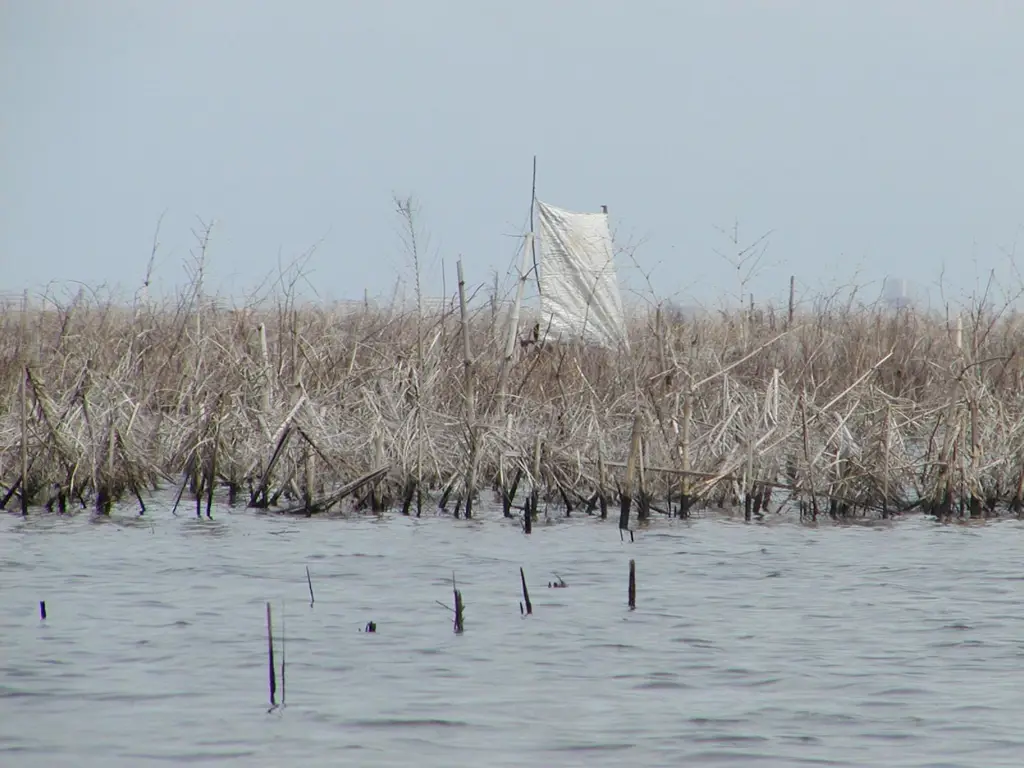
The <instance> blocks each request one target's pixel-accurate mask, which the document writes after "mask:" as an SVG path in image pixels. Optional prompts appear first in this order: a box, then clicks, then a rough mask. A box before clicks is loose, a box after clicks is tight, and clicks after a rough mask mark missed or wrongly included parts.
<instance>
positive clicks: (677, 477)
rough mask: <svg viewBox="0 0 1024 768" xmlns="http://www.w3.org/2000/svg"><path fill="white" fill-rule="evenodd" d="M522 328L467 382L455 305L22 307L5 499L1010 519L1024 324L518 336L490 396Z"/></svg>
mask: <svg viewBox="0 0 1024 768" xmlns="http://www.w3.org/2000/svg"><path fill="white" fill-rule="evenodd" d="M507 319H508V313H507V312H505V311H504V310H503V309H502V307H500V306H499V305H498V304H495V303H491V304H485V305H481V306H478V307H474V308H473V309H472V311H471V312H470V314H469V317H468V319H467V325H466V327H467V328H468V332H469V334H470V345H469V348H470V349H471V354H472V360H471V365H470V366H468V374H467V366H466V364H465V360H464V353H465V344H464V341H465V340H464V338H463V336H462V326H461V324H460V317H459V308H458V303H457V301H455V300H454V299H453V300H452V302H451V303H449V304H448V305H447V306H444V307H440V308H435V309H432V310H430V311H428V312H426V313H425V314H424V315H422V316H421V315H420V313H419V312H418V311H416V310H415V309H414V310H410V311H401V310H399V309H397V308H396V307H385V308H381V307H376V306H373V305H371V304H364V305H356V306H355V307H353V306H352V305H340V304H339V305H326V304H324V305H318V306H305V305H302V306H300V305H299V304H297V303H296V302H295V300H294V298H293V297H292V295H291V294H290V293H288V292H287V291H286V292H285V293H284V294H283V295H280V296H277V297H274V298H273V300H271V301H269V302H260V303H258V304H257V303H253V304H252V305H251V306H244V307H241V308H225V307H223V306H220V305H219V304H218V303H217V302H216V301H214V300H211V299H210V298H208V297H204V296H203V295H202V292H201V290H199V289H198V288H196V287H195V286H193V287H192V288H189V289H188V290H186V291H184V292H183V293H182V294H181V295H180V296H179V297H178V298H177V299H176V300H174V301H167V302H164V303H158V304H153V303H146V302H139V303H136V304H135V305H134V306H124V305H121V304H118V303H117V302H114V301H112V300H111V301H108V300H102V299H99V298H95V297H93V298H89V297H88V295H87V294H86V293H84V292H83V293H80V294H79V295H78V296H77V297H76V298H75V299H73V300H71V301H67V302H63V303H62V302H58V301H56V300H54V299H53V297H48V298H47V299H46V301H45V302H38V301H37V302H35V303H34V305H33V307H31V308H30V309H29V310H28V313H27V315H25V316H24V317H23V314H22V311H21V310H20V309H19V308H18V307H16V306H10V305H8V306H6V307H4V308H3V309H2V310H0V402H2V403H3V404H4V407H3V412H2V413H0V496H2V497H6V500H7V502H8V503H9V505H10V506H13V503H12V500H13V499H16V498H20V497H21V495H22V493H23V492H24V493H25V494H26V498H27V500H29V501H30V502H31V503H32V504H35V505H44V504H45V505H47V506H49V507H51V508H62V509H63V508H68V509H71V508H75V507H77V508H97V509H100V510H105V509H109V507H110V505H111V504H113V503H115V502H118V501H121V500H125V501H131V500H132V499H135V498H137V499H138V501H137V503H139V504H142V503H143V502H144V500H145V498H146V494H147V491H149V490H151V489H154V488H156V487H158V486H161V485H163V486H167V487H171V488H173V489H175V491H176V492H177V493H178V495H179V496H180V497H181V498H182V499H183V500H186V501H187V502H188V503H189V504H192V503H194V504H195V505H196V506H195V508H196V510H197V511H200V510H201V509H203V508H205V505H206V504H208V503H209V502H210V501H211V500H212V494H213V492H214V491H216V493H217V494H218V498H219V495H220V494H228V495H229V496H230V497H231V499H232V500H235V499H236V498H237V499H239V500H240V501H244V502H245V503H248V504H251V505H254V506H267V507H273V508H277V509H291V510H296V511H300V510H301V511H306V512H308V513H313V512H319V511H325V510H327V509H331V508H335V509H336V508H339V505H340V503H341V502H342V499H343V498H344V497H346V496H347V497H348V499H347V501H346V502H345V503H351V502H352V501H353V500H354V502H355V503H356V505H357V506H363V505H369V506H376V507H380V506H387V505H392V506H399V505H400V506H401V507H402V508H403V509H404V510H405V511H411V510H412V511H414V510H416V509H417V502H421V503H422V504H424V505H426V504H427V503H428V502H429V503H431V504H434V503H436V502H437V500H438V499H439V498H440V499H443V500H444V502H445V503H446V506H447V508H448V509H450V510H451V509H454V510H456V511H458V510H460V509H462V510H464V509H465V506H464V505H465V499H464V498H463V496H464V495H465V487H466V483H467V482H474V481H471V480H468V478H475V484H476V485H477V487H479V488H480V489H481V493H484V494H490V493H491V492H492V491H494V492H498V493H499V494H500V492H501V491H502V490H504V491H506V492H508V491H510V490H511V487H512V486H513V485H515V486H516V488H517V489H518V492H519V500H517V501H516V502H515V504H516V505H518V504H520V503H521V500H522V499H523V498H524V497H526V495H527V494H528V493H529V492H530V491H531V490H533V489H536V492H537V495H538V497H539V498H540V499H541V500H544V499H547V500H548V501H549V502H550V503H551V504H554V505H556V506H557V507H558V508H563V507H568V508H571V509H574V510H577V509H586V510H587V511H591V512H595V513H596V512H597V511H598V510H601V509H604V508H605V503H606V502H609V501H612V500H615V499H616V498H617V494H618V493H619V491H620V490H623V491H624V492H628V494H629V496H630V497H631V498H636V499H637V500H639V501H640V502H641V504H640V505H639V507H638V510H639V514H640V515H641V516H643V515H646V514H657V513H659V512H664V513H672V514H679V513H689V512H691V511H695V510H699V509H701V508H702V507H703V506H706V505H709V504H717V505H731V504H734V503H744V504H745V505H746V510H747V514H748V515H758V514H763V513H764V512H765V511H766V510H767V511H772V512H774V511H775V510H777V509H778V508H779V507H780V506H782V505H784V504H793V505H795V506H796V507H798V508H799V509H800V510H801V512H802V513H804V514H808V515H812V516H814V515H817V514H832V515H834V516H847V515H854V514H883V515H888V514H893V513H897V512H903V511H907V510H910V509H915V508H921V509H923V510H925V511H927V512H930V513H933V514H936V515H940V516H950V515H953V514H964V515H974V516H980V515H985V514H991V513H993V512H997V511H1000V510H1003V509H1005V508H1012V509H1014V510H1019V509H1020V507H1021V502H1022V486H1024V398H1022V394H1021V378H1022V370H1024V360H1022V359H1021V357H1020V356H1019V355H1018V354H1017V350H1018V349H1020V348H1021V342H1022V341H1024V324H1022V322H1021V318H1020V317H1019V316H1018V315H1016V314H1014V313H1011V312H1008V311H1007V312H997V311H995V310H990V309H988V308H986V307H984V306H979V307H976V308H975V309H974V310H973V311H972V312H970V313H967V314H965V315H964V317H963V320H962V322H963V328H962V332H961V333H960V334H959V344H958V332H957V330H956V329H955V328H954V327H950V326H951V324H952V322H951V321H950V320H948V319H947V318H945V317H942V316H938V315H934V314H928V313H922V312H915V311H912V310H901V311H899V312H894V311H891V310H886V309H883V308H872V307H863V306H853V305H852V304H841V303H838V302H831V303H830V302H824V303H821V304H819V305H818V306H816V307H815V308H814V309H813V310H811V311H807V312H804V313H800V312H798V313H797V314H796V315H795V316H794V317H793V321H792V324H790V323H789V320H788V318H787V317H786V316H785V314H781V315H780V314H777V313H775V312H774V311H772V310H771V309H765V310H755V311H753V312H751V311H749V310H747V311H742V312H732V313H718V314H714V315H709V316H707V317H704V318H702V319H698V320H693V321H684V320H683V319H682V318H681V317H680V316H678V315H674V314H673V313H672V312H671V311H670V310H668V309H661V310H658V311H653V312H650V313H644V314H643V316H636V317H634V318H633V320H632V321H631V327H630V341H631V348H630V351H628V352H624V351H622V352H619V351H610V350H603V349H597V348H593V347H587V346H584V345H581V344H571V343H570V344H548V345H537V344H532V343H528V342H529V341H530V338H531V333H530V331H531V328H532V324H533V322H534V319H533V318H529V317H528V316H527V317H524V319H523V322H522V327H521V329H520V332H519V337H520V339H521V340H522V341H523V343H522V344H520V345H517V352H516V357H515V360H514V363H513V367H512V368H511V369H510V371H509V374H508V381H507V394H506V396H505V397H504V398H499V396H498V395H499V390H500V387H499V379H500V376H501V367H502V360H503V355H504V349H505V339H506V336H507V333H508V331H507ZM23 322H24V327H23ZM467 375H468V377H469V378H468V380H467ZM22 377H24V380H25V382H26V404H27V411H28V419H27V433H26V435H25V440H24V442H25V443H26V447H27V457H28V468H27V469H28V471H27V484H26V487H25V488H24V489H22V487H21V472H22V466H21V458H20V457H21V446H22V442H23V436H22V428H21V419H20V394H19V392H20V387H21V382H22ZM470 391H471V392H472V393H473V398H474V407H473V408H472V409H467V408H466V398H467V393H468V392H470ZM631 446H634V447H635V449H636V450H634V452H633V453H634V455H633V456H632V460H630V448H631ZM471 457H472V459H473V460H474V461H475V466H474V467H473V472H468V471H467V470H468V469H469V467H468V466H467V462H469V461H470V459H471ZM627 465H631V466H632V467H633V469H632V470H631V471H630V472H629V475H630V476H629V477H628V478H627V477H626V475H627V469H626V467H627ZM360 481H363V482H360ZM499 497H500V496H499ZM432 508H433V507H431V509H432ZM513 508H514V506H513V507H510V506H509V505H508V504H506V510H507V513H508V514H511V509H513Z"/></svg>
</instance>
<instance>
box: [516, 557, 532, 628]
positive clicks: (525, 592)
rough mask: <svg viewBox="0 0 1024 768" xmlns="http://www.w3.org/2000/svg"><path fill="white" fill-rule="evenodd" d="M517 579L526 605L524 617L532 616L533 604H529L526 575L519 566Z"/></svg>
mask: <svg viewBox="0 0 1024 768" xmlns="http://www.w3.org/2000/svg"><path fill="white" fill-rule="evenodd" d="M519 578H520V580H521V581H522V583H523V601H524V602H525V603H526V615H527V616H530V615H532V614H533V603H531V602H530V591H529V590H528V589H527V588H526V574H525V573H524V572H523V569H522V567H521V566H520V568H519Z"/></svg>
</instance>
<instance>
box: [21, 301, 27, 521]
mask: <svg viewBox="0 0 1024 768" xmlns="http://www.w3.org/2000/svg"><path fill="white" fill-rule="evenodd" d="M20 342H21V343H20V344H19V346H20V347H21V354H20V355H19V360H20V363H21V366H20V368H21V377H20V379H19V381H20V385H19V390H18V402H19V405H20V407H21V514H22V516H27V515H28V500H29V487H28V359H29V351H28V290H26V291H25V294H24V297H23V298H22V302H21V338H20Z"/></svg>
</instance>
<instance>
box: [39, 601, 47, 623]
mask: <svg viewBox="0 0 1024 768" xmlns="http://www.w3.org/2000/svg"><path fill="white" fill-rule="evenodd" d="M39 620H40V621H46V601H45V600H40V601H39Z"/></svg>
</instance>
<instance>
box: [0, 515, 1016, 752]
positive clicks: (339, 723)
mask: <svg viewBox="0 0 1024 768" xmlns="http://www.w3.org/2000/svg"><path fill="white" fill-rule="evenodd" d="M486 514H487V516H488V517H489V518H492V519H488V520H486V521H484V522H483V523H482V524H481V523H479V522H477V521H473V522H470V523H467V522H465V521H454V520H450V519H431V520H426V519H424V520H419V521H418V520H414V519H407V518H401V517H394V518H390V519H389V520H388V521H387V522H386V523H384V524H381V523H380V522H377V521H371V520H360V519H353V520H317V519H312V520H300V521H297V520H290V519H280V518H275V517H272V516H266V515H257V514H252V513H244V512H236V513H235V514H228V513H227V511H226V510H221V512H220V514H215V519H214V520H212V521H210V520H196V519H195V518H187V517H178V518H174V517H171V516H170V514H169V508H168V509H159V508H157V505H154V508H153V509H151V511H150V514H147V515H146V516H145V517H144V518H141V519H139V518H135V517H132V518H122V519H115V520H111V521H105V522H103V523H101V524H96V523H93V522H90V518H89V517H88V516H84V515H83V516H79V517H76V518H73V519H67V518H64V519H61V518H58V517H56V516H39V517H32V518H29V519H28V520H27V521H24V520H22V519H21V518H20V517H17V516H8V517H3V518H0V765H4V766H91V765H97V766H145V765H167V764H174V763H193V764H194V763H206V764H211V765H240V766H243V765H244V766H282V765H303V766H318V765H324V766H328V765H330V766H334V765H344V764H348V765H360V766H392V765H393V766H411V765H416V766H444V768H450V767H451V766H458V765H473V766H521V765H528V766H584V765H585V766H588V768H592V767H593V766H603V765H607V766H621V765H626V764H629V765H659V766H660V765H702V766H734V765H747V764H750V765H758V766H774V765H778V766H791V765H846V766H866V765H872V766H879V765H892V766H897V765H898V766H904V765H906V766H910V765H914V766H926V765H932V766H938V765H942V766H987V767H990V766H1017V765H1020V764H1022V757H1021V756H1022V755H1024V735H1022V734H1021V731H1020V727H1019V724H1018V720H1019V715H1020V713H1021V712H1022V711H1024V594H1022V591H1024V583H1022V580H1021V578H1022V577H1021V572H1020V567H1019V566H1020V559H1021V552H1022V551H1024V546H1022V544H1021V543H1020V542H1021V541H1022V540H1024V538H1022V537H1024V530H1022V526H1021V525H1020V524H1019V523H1017V522H1012V521H1011V522H998V523H992V524H988V525H978V526H938V525H935V524H934V523H931V522H927V521H924V520H920V521H906V522H900V523H896V524H893V525H890V526H884V527H866V526H857V527H824V526H823V527H821V528H807V527H798V526H795V525H775V526H758V525H744V524H741V523H736V522H731V521H721V520H717V521H711V520H708V521H696V522H692V523H674V524H671V523H667V522H661V523H656V524H654V525H652V526H651V527H650V528H648V529H646V530H641V531H639V532H638V534H637V537H636V541H635V542H633V543H630V542H629V541H628V540H627V541H625V542H622V541H620V539H619V535H618V531H617V530H616V528H615V526H614V523H612V522H610V521H608V522H605V523H599V522H597V521H595V520H588V519H581V520H575V519H574V520H572V521H568V522H559V523H558V524H554V525H550V526H545V525H542V524H538V525H537V527H536V528H535V529H534V533H533V535H532V536H530V537H527V536H524V535H523V534H522V533H521V532H519V530H518V529H517V528H516V527H515V524H514V523H507V522H506V521H504V520H501V519H500V512H497V513H495V512H493V511H491V512H488V513H486ZM630 558H635V559H636V562H637V582H638V600H637V609H636V610H635V611H629V610H627V608H626V586H627V573H628V562H629V559H630ZM306 566H309V568H310V573H311V574H312V579H313V587H314V591H315V597H316V602H315V604H314V605H312V606H311V605H310V602H309V591H308V587H307V584H306V572H305V569H306ZM520 566H523V567H524V568H525V570H526V575H527V579H528V583H529V586H530V591H531V594H530V597H531V600H532V603H533V610H534V614H533V615H532V616H530V617H527V618H522V617H520V613H519V602H520V600H521V599H522V595H521V592H520V584H519V567H520ZM453 572H454V573H455V576H456V579H457V581H458V584H459V588H460V589H461V590H462V592H463V595H464V597H465V600H466V618H465V620H466V631H465V633H464V634H463V635H455V634H454V633H453V632H452V624H451V615H450V612H449V611H448V610H447V609H446V608H445V607H443V606H440V605H438V601H440V602H442V603H445V604H450V603H451V575H452V573H453ZM556 573H557V574H558V575H560V576H561V577H562V578H564V579H565V581H566V582H567V584H568V587H567V588H565V589H549V588H548V583H549V582H553V581H555V579H556V577H555V574H556ZM40 600H46V604H47V612H48V618H47V620H46V621H45V622H41V621H40V620H39V614H38V606H39V601H40ZM267 600H270V601H271V602H272V603H273V604H274V610H275V621H276V623H277V627H276V631H277V633H278V634H279V635H280V634H282V629H283V630H284V631H283V634H284V635H285V636H286V644H285V649H284V650H285V652H286V662H287V666H286V691H285V695H286V702H287V705H286V706H285V707H284V708H283V709H278V710H276V711H274V712H273V713H270V714H268V713H267V709H268V690H267V663H266V639H265V624H264V622H265V602H266V601H267ZM282 613H283V617H282ZM282 618H283V619H284V621H283V622H282ZM369 621H374V622H376V624H377V632H376V633H375V634H367V633H365V632H362V631H361V630H362V629H363V628H364V627H365V626H366V624H367V622H369ZM282 623H283V627H282ZM280 653H281V648H280V645H279V647H278V662H280ZM278 686H279V690H278V697H279V698H280V696H281V693H282V692H281V690H280V687H281V681H280V680H278Z"/></svg>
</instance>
